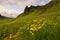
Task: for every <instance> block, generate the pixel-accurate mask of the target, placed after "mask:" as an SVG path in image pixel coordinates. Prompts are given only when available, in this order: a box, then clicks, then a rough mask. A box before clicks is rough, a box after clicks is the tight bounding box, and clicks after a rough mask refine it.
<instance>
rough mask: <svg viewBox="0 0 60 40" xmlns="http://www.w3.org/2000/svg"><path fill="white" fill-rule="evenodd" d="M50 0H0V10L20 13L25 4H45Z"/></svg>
mask: <svg viewBox="0 0 60 40" xmlns="http://www.w3.org/2000/svg"><path fill="white" fill-rule="evenodd" d="M50 1H51V0H0V12H3V11H6V12H8V13H13V12H16V13H21V12H23V11H24V9H25V7H26V6H31V5H33V6H37V5H40V6H41V5H45V4H47V3H49V2H50Z"/></svg>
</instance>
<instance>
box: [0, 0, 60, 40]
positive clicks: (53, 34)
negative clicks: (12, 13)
mask: <svg viewBox="0 0 60 40" xmlns="http://www.w3.org/2000/svg"><path fill="white" fill-rule="evenodd" d="M0 40H60V1H55V0H53V1H52V2H51V3H49V4H47V5H46V6H43V7H40V6H38V7H33V6H32V7H31V8H27V11H26V12H24V13H23V14H21V15H19V16H18V17H17V18H16V19H9V18H0Z"/></svg>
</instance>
